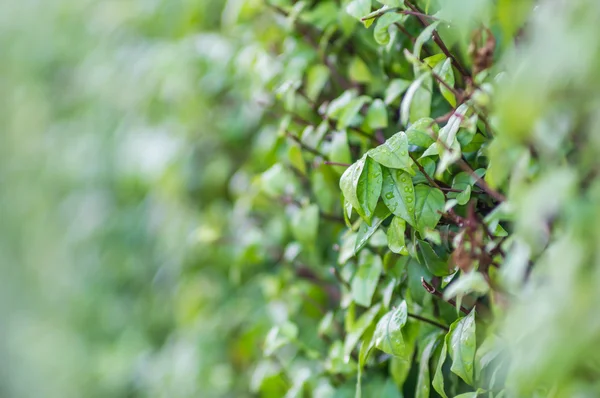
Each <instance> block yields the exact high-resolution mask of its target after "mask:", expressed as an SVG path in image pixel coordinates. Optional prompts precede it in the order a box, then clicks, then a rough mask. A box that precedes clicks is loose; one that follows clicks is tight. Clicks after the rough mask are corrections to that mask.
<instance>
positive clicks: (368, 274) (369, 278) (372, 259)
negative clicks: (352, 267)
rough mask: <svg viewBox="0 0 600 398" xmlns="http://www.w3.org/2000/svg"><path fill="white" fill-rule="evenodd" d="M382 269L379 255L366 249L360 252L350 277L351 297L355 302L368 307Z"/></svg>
mask: <svg viewBox="0 0 600 398" xmlns="http://www.w3.org/2000/svg"><path fill="white" fill-rule="evenodd" d="M382 271H383V263H382V262H381V257H379V256H378V255H376V254H372V253H370V252H367V251H363V252H361V257H360V259H359V265H358V269H357V270H356V273H355V274H354V278H352V283H351V285H350V286H351V292H352V299H353V300H354V302H355V303H356V304H359V305H362V306H363V307H370V306H371V301H372V300H373V294H374V293H375V289H376V288H377V283H378V282H379V277H380V276H381V272H382Z"/></svg>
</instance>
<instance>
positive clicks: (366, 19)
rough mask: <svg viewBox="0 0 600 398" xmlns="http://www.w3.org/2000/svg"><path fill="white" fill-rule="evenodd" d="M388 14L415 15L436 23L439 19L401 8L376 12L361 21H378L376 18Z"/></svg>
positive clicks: (383, 9)
mask: <svg viewBox="0 0 600 398" xmlns="http://www.w3.org/2000/svg"><path fill="white" fill-rule="evenodd" d="M388 12H395V13H396V14H404V15H415V16H419V17H421V18H429V19H432V20H434V21H437V20H438V18H436V17H434V16H433V15H427V14H424V13H422V12H417V11H408V10H403V9H401V8H399V7H393V8H382V9H380V10H379V11H377V12H374V13H373V14H370V15H367V16H366V17H362V18H361V19H360V20H361V21H363V22H364V21H368V20H370V19H376V18H379V17H381V16H382V15H383V14H387V13H388Z"/></svg>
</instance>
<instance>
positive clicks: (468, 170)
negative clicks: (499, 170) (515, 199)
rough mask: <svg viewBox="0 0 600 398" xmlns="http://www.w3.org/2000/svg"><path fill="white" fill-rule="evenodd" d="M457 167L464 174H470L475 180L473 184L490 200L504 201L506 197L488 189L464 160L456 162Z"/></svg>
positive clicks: (485, 183) (490, 188)
mask: <svg viewBox="0 0 600 398" xmlns="http://www.w3.org/2000/svg"><path fill="white" fill-rule="evenodd" d="M458 166H459V167H460V168H461V169H462V170H463V171H464V172H466V173H468V174H470V175H471V177H473V178H474V179H475V184H477V185H478V186H479V188H481V189H483V190H484V191H485V192H486V193H487V194H488V195H490V196H491V197H492V198H494V199H496V200H497V201H498V202H504V201H506V197H505V196H504V195H502V194H501V193H500V192H498V191H496V190H495V189H493V188H492V187H490V186H489V185H488V184H487V182H485V180H484V179H483V178H481V177H479V176H478V175H477V173H475V171H473V169H472V168H471V166H469V164H468V163H467V162H466V161H465V160H464V159H462V158H461V159H459V160H458Z"/></svg>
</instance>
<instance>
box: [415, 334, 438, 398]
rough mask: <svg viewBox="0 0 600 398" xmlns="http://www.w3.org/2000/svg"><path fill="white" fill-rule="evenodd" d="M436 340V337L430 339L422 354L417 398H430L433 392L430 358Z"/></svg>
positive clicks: (416, 391) (416, 392)
mask: <svg viewBox="0 0 600 398" xmlns="http://www.w3.org/2000/svg"><path fill="white" fill-rule="evenodd" d="M435 343H436V339H435V336H433V338H430V341H429V342H428V343H427V345H426V346H425V348H424V349H423V352H422V353H421V358H420V360H419V376H418V378H417V387H416V390H415V397H416V398H429V392H430V390H431V386H430V380H431V376H430V373H429V358H430V357H431V353H432V351H433V348H434V347H435Z"/></svg>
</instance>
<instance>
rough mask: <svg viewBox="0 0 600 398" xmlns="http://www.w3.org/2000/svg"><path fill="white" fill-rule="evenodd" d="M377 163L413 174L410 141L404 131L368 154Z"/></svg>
mask: <svg viewBox="0 0 600 398" xmlns="http://www.w3.org/2000/svg"><path fill="white" fill-rule="evenodd" d="M367 155H368V156H370V157H371V158H373V159H374V160H375V161H377V163H379V164H381V165H382V166H385V167H389V168H391V169H402V170H404V171H406V172H407V173H410V174H413V170H412V163H413V162H412V159H411V158H410V156H409V154H408V140H407V139H406V134H405V133H404V132H403V131H400V132H399V133H396V134H394V135H393V136H391V137H390V138H388V139H387V140H386V141H385V142H384V143H383V144H381V145H379V146H378V147H376V148H373V149H371V150H369V151H368V152H367Z"/></svg>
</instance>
